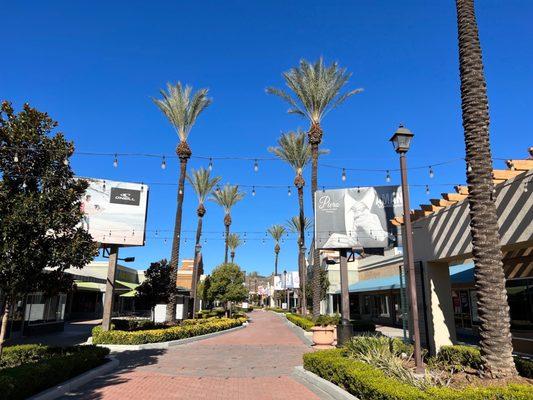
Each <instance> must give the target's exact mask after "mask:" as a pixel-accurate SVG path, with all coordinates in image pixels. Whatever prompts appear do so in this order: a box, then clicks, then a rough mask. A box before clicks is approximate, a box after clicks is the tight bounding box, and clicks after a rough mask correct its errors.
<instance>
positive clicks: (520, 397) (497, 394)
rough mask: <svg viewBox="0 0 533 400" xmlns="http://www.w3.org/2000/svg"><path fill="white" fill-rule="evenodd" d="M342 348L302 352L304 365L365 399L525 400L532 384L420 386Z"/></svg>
mask: <svg viewBox="0 0 533 400" xmlns="http://www.w3.org/2000/svg"><path fill="white" fill-rule="evenodd" d="M342 354H343V353H342V350H340V349H334V350H323V351H317V352H314V353H307V354H304V368H305V369H306V370H308V371H311V372H313V373H315V374H316V375H318V376H320V377H322V378H324V379H326V380H328V381H330V382H333V383H334V384H336V385H337V386H340V387H341V388H343V389H345V390H346V391H348V392H350V393H351V394H353V395H354V396H356V397H359V398H360V399H365V400H388V399H393V400H426V399H427V400H463V399H472V400H526V399H531V398H533V387H532V386H528V385H508V386H507V387H468V388H465V389H451V388H430V389H427V390H420V389H417V388H415V387H413V386H411V385H408V384H406V383H403V382H400V381H398V380H397V379H394V378H390V377H387V376H385V374H384V373H383V372H382V371H381V370H379V369H377V368H374V367H372V366H370V365H369V364H366V363H364V362H361V361H356V360H352V359H349V358H346V357H343V355H342Z"/></svg>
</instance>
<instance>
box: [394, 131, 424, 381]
mask: <svg viewBox="0 0 533 400" xmlns="http://www.w3.org/2000/svg"><path fill="white" fill-rule="evenodd" d="M413 136H414V134H413V133H412V132H411V131H410V130H409V129H407V128H404V127H403V125H400V126H399V127H398V129H397V130H396V132H394V135H392V137H391V138H390V141H391V142H392V144H393V146H394V150H395V151H396V153H398V154H399V155H400V171H401V177H402V196H403V222H404V228H405V237H404V244H403V246H404V251H405V258H406V261H407V270H408V274H409V282H408V286H409V302H410V305H411V316H412V318H413V324H412V325H413V326H412V329H413V332H412V334H413V340H414V357H415V365H416V371H417V372H418V373H422V372H424V363H423V361H422V354H421V350H420V327H419V325H418V304H417V299H416V297H417V296H416V284H415V265H414V261H413V228H412V226H411V213H410V206H409V188H408V186H407V161H406V156H405V155H406V153H407V151H409V147H410V145H411V139H412V138H413Z"/></svg>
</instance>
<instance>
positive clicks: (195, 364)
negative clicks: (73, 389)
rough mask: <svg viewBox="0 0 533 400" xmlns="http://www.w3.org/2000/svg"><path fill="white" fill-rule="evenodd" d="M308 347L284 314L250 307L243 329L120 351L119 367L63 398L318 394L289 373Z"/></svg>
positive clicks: (313, 396)
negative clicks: (156, 347) (161, 346)
mask: <svg viewBox="0 0 533 400" xmlns="http://www.w3.org/2000/svg"><path fill="white" fill-rule="evenodd" d="M307 351H311V350H310V348H309V347H308V346H306V345H305V344H304V343H303V342H302V341H301V340H300V339H299V338H298V337H297V336H296V335H295V334H294V333H293V331H292V330H291V329H290V328H289V327H288V326H287V324H286V322H284V321H283V319H282V318H280V317H278V316H276V315H274V314H273V313H270V312H264V311H254V312H253V313H251V322H250V325H249V326H248V327H246V328H244V329H240V330H236V331H234V332H230V333H227V334H223V335H220V336H216V337H213V338H210V339H206V340H201V341H198V342H193V343H190V344H187V345H183V346H178V347H174V348H171V349H168V350H146V351H141V352H128V353H123V354H120V355H118V358H119V359H120V361H121V367H120V369H119V370H118V371H116V372H115V373H113V374H111V375H108V376H105V377H102V378H100V379H98V380H96V381H94V382H92V383H90V384H88V385H86V386H84V387H82V388H81V389H80V390H79V391H78V392H77V393H76V394H73V395H70V396H68V397H67V398H69V399H72V398H80V399H81V398H83V399H100V398H103V399H130V400H134V399H220V400H223V399H232V400H235V399H291V400H298V399H310V400H312V399H319V398H320V397H319V395H317V394H315V393H314V392H312V391H311V390H310V389H308V388H307V387H306V386H304V385H303V384H302V383H300V382H299V381H297V380H295V379H294V378H293V377H292V370H293V367H294V366H296V365H301V364H302V354H303V353H305V352H307Z"/></svg>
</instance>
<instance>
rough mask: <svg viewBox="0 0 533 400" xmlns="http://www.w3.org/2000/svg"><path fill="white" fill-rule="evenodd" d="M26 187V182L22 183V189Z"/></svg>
mask: <svg viewBox="0 0 533 400" xmlns="http://www.w3.org/2000/svg"><path fill="white" fill-rule="evenodd" d="M27 187H28V185H26V181H24V182H22V189H26V188H27Z"/></svg>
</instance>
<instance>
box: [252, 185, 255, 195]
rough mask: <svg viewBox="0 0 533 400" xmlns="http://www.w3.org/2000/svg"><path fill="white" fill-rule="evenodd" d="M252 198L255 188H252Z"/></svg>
mask: <svg viewBox="0 0 533 400" xmlns="http://www.w3.org/2000/svg"><path fill="white" fill-rule="evenodd" d="M252 196H255V186H252Z"/></svg>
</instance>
